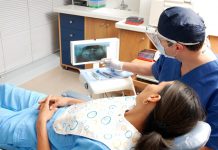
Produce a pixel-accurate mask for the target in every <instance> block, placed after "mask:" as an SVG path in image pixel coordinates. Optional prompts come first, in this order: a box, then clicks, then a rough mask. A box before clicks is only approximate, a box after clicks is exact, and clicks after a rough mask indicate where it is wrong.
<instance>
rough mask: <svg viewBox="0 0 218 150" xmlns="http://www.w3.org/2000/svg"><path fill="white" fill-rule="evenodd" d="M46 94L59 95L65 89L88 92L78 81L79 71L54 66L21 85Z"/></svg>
mask: <svg viewBox="0 0 218 150" xmlns="http://www.w3.org/2000/svg"><path fill="white" fill-rule="evenodd" d="M21 86H22V87H24V88H27V89H31V90H36V91H40V92H43V93H46V94H55V95H60V94H61V93H62V92H64V91H67V90H73V91H76V92H79V93H84V94H88V92H87V90H86V89H85V88H84V87H83V86H82V84H81V83H80V81H79V73H76V72H72V71H68V70H64V69H62V68H61V67H56V68H54V69H52V70H50V71H48V72H46V73H43V74H41V75H39V76H37V77H36V78H34V79H32V80H30V81H28V82H26V83H24V84H22V85H21Z"/></svg>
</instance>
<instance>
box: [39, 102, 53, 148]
mask: <svg viewBox="0 0 218 150" xmlns="http://www.w3.org/2000/svg"><path fill="white" fill-rule="evenodd" d="M49 103H50V99H49V98H48V99H46V100H45V102H44V103H42V104H41V107H40V110H39V116H38V119H37V124H36V131H37V140H38V144H37V149H38V150H50V145H49V140H48V134H47V128H46V123H47V121H48V120H49V119H51V117H52V116H53V114H54V112H55V111H56V108H54V107H53V108H51V109H50V106H49Z"/></svg>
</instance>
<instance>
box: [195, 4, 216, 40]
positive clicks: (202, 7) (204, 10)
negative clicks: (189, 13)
mask: <svg viewBox="0 0 218 150" xmlns="http://www.w3.org/2000/svg"><path fill="white" fill-rule="evenodd" d="M192 3H193V9H194V10H195V11H196V12H198V13H199V14H200V16H201V17H203V19H204V21H205V24H206V27H207V33H208V34H209V35H215V36H218V19H217V14H218V1H217V0H192Z"/></svg>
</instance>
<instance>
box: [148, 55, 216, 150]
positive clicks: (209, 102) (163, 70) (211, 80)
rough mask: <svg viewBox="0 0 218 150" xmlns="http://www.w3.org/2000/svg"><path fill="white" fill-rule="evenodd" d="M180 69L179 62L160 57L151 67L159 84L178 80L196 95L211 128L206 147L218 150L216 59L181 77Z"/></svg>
mask: <svg viewBox="0 0 218 150" xmlns="http://www.w3.org/2000/svg"><path fill="white" fill-rule="evenodd" d="M180 69H181V62H179V61H178V60H176V59H172V58H167V57H165V56H163V55H161V56H160V58H159V59H158V61H157V62H155V63H154V65H153V66H152V73H153V75H154V77H155V78H156V79H157V80H159V81H160V82H162V81H172V80H179V81H181V82H183V83H185V84H187V85H189V86H190V87H192V88H193V89H194V90H195V91H196V92H197V93H198V95H199V97H200V101H201V104H202V106H203V107H204V109H205V111H206V115H207V118H206V122H208V123H209V124H210V126H211V128H212V132H211V136H210V138H209V141H208V142H207V144H206V146H208V147H210V148H213V149H216V150H218V59H217V60H214V61H212V62H208V63H206V64H203V65H201V66H199V67H197V68H195V69H193V70H192V71H190V72H188V73H186V74H185V75H183V76H181V71H180Z"/></svg>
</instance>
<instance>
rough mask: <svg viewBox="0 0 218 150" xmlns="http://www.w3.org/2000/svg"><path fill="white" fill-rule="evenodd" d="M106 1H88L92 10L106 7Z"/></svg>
mask: <svg viewBox="0 0 218 150" xmlns="http://www.w3.org/2000/svg"><path fill="white" fill-rule="evenodd" d="M105 5H106V0H88V6H89V7H92V8H100V7H105Z"/></svg>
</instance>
